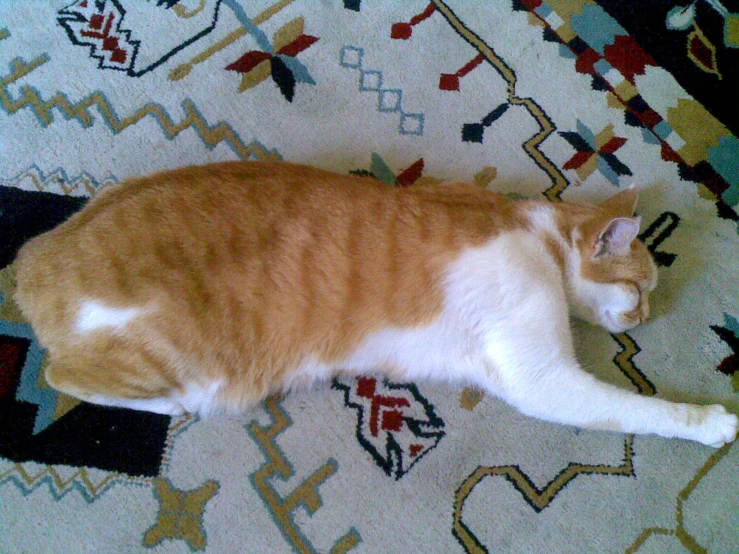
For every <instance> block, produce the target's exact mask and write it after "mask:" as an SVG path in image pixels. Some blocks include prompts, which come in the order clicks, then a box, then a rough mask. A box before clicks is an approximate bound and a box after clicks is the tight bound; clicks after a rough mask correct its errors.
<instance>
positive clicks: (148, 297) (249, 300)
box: [16, 162, 516, 356]
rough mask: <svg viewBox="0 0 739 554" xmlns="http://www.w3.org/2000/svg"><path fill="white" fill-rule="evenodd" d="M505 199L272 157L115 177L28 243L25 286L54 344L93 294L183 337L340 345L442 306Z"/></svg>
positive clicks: (507, 213)
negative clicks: (448, 277)
mask: <svg viewBox="0 0 739 554" xmlns="http://www.w3.org/2000/svg"><path fill="white" fill-rule="evenodd" d="M512 206H513V204H512V203H511V202H510V201H508V200H507V199H505V198H504V197H502V196H500V195H495V194H493V193H488V192H485V191H482V190H478V189H476V188H475V187H472V186H468V185H451V186H442V187H432V188H423V187H421V188H417V189H413V188H411V189H400V188H393V187H390V186H388V185H386V184H384V183H380V182H378V181H375V180H373V179H370V178H360V177H354V176H344V175H337V174H335V173H330V172H326V171H322V170H318V169H315V168H311V167H306V166H297V165H293V164H285V163H278V162H227V163H220V164H211V165H208V166H196V167H188V168H183V169H179V170H174V171H167V172H162V173H158V174H154V175H151V176H147V177H143V178H138V179H132V180H129V181H126V182H124V183H122V184H121V185H118V186H114V187H110V188H109V189H108V190H105V191H102V192H101V193H100V194H99V195H98V196H96V197H95V198H93V199H92V200H91V201H90V202H89V204H88V205H87V206H86V207H85V208H84V209H83V210H82V211H81V212H79V213H78V214H76V215H74V216H73V217H72V218H70V220H68V221H67V222H65V223H64V224H62V225H60V226H59V227H57V228H56V229H54V230H52V231H51V232H49V233H46V234H45V235H42V236H40V237H37V238H35V239H33V240H31V241H30V242H29V243H28V244H27V245H25V246H24V248H23V249H22V251H21V253H20V255H19V258H18V264H17V283H18V288H17V294H16V297H17V299H18V302H19V304H20V306H21V309H22V310H23V312H24V313H25V314H26V316H27V317H28V318H29V320H30V321H31V323H32V324H33V325H34V328H36V330H37V332H39V335H40V337H41V339H42V342H46V343H48V342H59V343H61V342H63V341H67V340H71V339H70V338H69V337H72V338H73V339H74V340H83V339H84V335H85V333H80V330H82V331H85V330H86V329H87V328H86V327H85V325H86V323H85V322H86V321H87V320H86V319H85V317H86V316H85V313H86V312H85V309H86V306H89V305H92V306H95V307H99V306H106V307H107V308H110V310H114V311H107V312H105V314H106V315H111V314H112V316H115V317H118V315H121V314H123V316H125V314H127V313H137V314H139V313H143V314H154V315H151V316H150V322H151V325H152V326H153V325H156V326H159V327H161V328H169V327H172V328H174V327H177V328H178V329H179V330H178V331H177V333H176V334H177V336H179V337H185V336H187V337H192V336H200V337H203V340H212V341H216V340H222V339H223V337H224V336H228V337H230V338H231V339H232V340H231V344H232V345H233V344H236V343H237V342H240V343H243V344H247V345H248V344H256V343H259V342H260V341H261V342H264V343H265V344H269V345H271V346H272V347H285V348H286V345H289V344H293V345H294V344H296V343H298V342H302V343H304V344H310V343H314V344H319V343H320V344H321V345H322V346H321V348H323V350H324V351H325V352H324V353H325V354H326V355H327V356H328V355H329V353H333V354H331V356H333V355H339V352H340V351H344V350H345V349H346V348H349V347H350V345H351V344H352V343H355V342H356V340H359V337H360V336H362V335H363V334H366V332H369V331H370V330H371V329H377V328H381V327H383V326H387V325H396V326H404V325H417V324H420V323H423V322H428V321H430V320H432V319H433V318H434V317H436V316H437V315H438V313H439V311H440V310H441V306H442V301H443V291H442V290H441V280H442V278H443V273H444V268H445V267H446V264H448V262H449V261H450V260H452V259H453V258H454V256H455V255H456V254H457V253H458V252H459V251H460V250H461V249H463V248H464V247H465V246H468V245H473V246H474V245H477V244H481V243H483V242H484V241H485V240H487V239H488V238H489V237H490V236H491V235H493V234H494V233H496V232H499V231H502V230H505V228H506V227H510V226H515V225H516V223H515V217H513V216H511V213H512V211H513V208H512ZM107 308H106V309H107ZM115 310H118V311H115ZM126 310H135V312H127V311H126ZM95 313H97V312H95ZM123 316H122V317H123ZM115 317H114V319H115ZM147 317H148V316H147ZM88 319H89V318H88ZM124 319H125V317H124ZM185 322H188V323H185ZM237 325H240V326H241V327H240V328H239V329H236V326H237ZM186 327H187V328H186ZM45 336H46V337H48V338H49V340H44V338H45ZM80 337H82V338H80ZM275 337H279V341H278V342H280V344H275V342H274V340H277V339H275ZM327 337H329V339H328V340H327ZM268 339H274V340H273V341H272V342H270V340H268ZM178 340H179V339H178ZM181 342H182V343H184V338H182V340H181Z"/></svg>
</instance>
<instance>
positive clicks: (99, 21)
mask: <svg viewBox="0 0 739 554" xmlns="http://www.w3.org/2000/svg"><path fill="white" fill-rule="evenodd" d="M114 20H115V14H114V13H113V12H110V13H108V15H107V17H103V16H102V15H101V14H95V15H93V16H92V17H91V18H90V21H89V23H88V27H89V28H90V29H92V31H85V30H83V31H80V34H81V35H82V36H83V37H87V38H96V39H100V40H101V41H102V49H103V50H105V51H107V52H112V54H111V55H110V57H109V58H108V60H109V61H111V62H115V63H125V62H126V60H127V59H128V52H126V51H125V50H124V49H123V48H120V47H119V46H118V39H117V38H116V37H114V36H111V34H110V32H111V29H112V28H113V21H114ZM103 21H105V28H103V30H102V31H99V29H100V28H101V27H102V26H103Z"/></svg>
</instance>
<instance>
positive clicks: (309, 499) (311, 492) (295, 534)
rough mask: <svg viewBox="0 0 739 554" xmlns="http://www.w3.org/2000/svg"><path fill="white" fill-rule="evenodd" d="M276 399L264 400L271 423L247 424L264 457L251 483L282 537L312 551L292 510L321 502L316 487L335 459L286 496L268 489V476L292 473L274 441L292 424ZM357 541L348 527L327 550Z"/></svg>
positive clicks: (329, 472)
mask: <svg viewBox="0 0 739 554" xmlns="http://www.w3.org/2000/svg"><path fill="white" fill-rule="evenodd" d="M279 402H280V399H279V398H276V397H270V398H268V399H267V400H266V401H265V406H266V407H267V411H268V412H269V414H270V416H271V417H272V421H273V423H272V424H271V425H269V426H268V427H262V426H260V425H259V424H258V423H257V422H256V421H254V422H252V424H251V425H250V426H249V433H250V434H251V436H252V437H253V438H254V439H255V440H256V441H257V442H258V443H259V445H260V446H261V448H262V451H263V453H264V455H265V456H266V458H267V461H266V462H265V463H264V465H263V466H262V467H261V468H259V470H257V472H256V473H254V474H253V475H252V483H253V484H254V486H255V487H256V489H257V490H258V491H259V493H260V495H261V497H262V499H263V500H264V503H265V504H266V505H267V508H268V509H269V510H270V512H271V513H272V517H273V518H274V519H275V521H276V523H277V525H278V526H279V528H280V531H282V534H283V536H284V537H285V538H286V539H287V540H288V541H289V542H290V543H291V544H292V546H293V547H294V548H295V549H296V550H297V551H298V552H301V553H304V552H306V553H308V552H315V551H316V550H315V549H314V548H313V546H312V545H311V543H310V541H308V539H307V538H306V537H305V536H304V535H303V534H302V533H301V531H300V529H299V527H298V526H297V525H296V524H295V522H294V521H293V516H292V511H293V510H294V509H295V508H296V507H298V506H299V505H303V506H305V508H306V509H307V510H308V512H309V513H311V514H312V513H314V512H315V511H316V510H318V509H319V508H320V507H321V506H322V505H323V501H322V500H321V497H320V495H319V494H318V486H319V485H321V484H322V483H323V482H325V481H326V480H327V479H328V478H329V477H331V476H332V475H333V474H334V473H336V469H337V466H336V462H335V461H333V460H329V461H328V462H327V463H325V464H324V465H323V466H321V467H320V468H318V469H317V470H316V471H314V472H313V474H311V475H310V476H309V477H308V478H307V479H306V480H305V481H303V482H302V483H301V484H300V485H298V487H297V488H295V489H294V490H293V491H292V492H291V493H290V494H288V495H287V496H286V497H282V496H280V495H279V494H278V493H277V492H276V491H275V490H274V489H273V488H272V485H270V483H269V481H270V480H271V479H273V478H275V477H279V478H280V479H281V480H287V479H289V478H291V477H293V475H294V472H293V469H292V467H291V465H290V462H289V461H288V460H287V458H285V455H284V454H283V453H282V450H281V449H280V447H279V446H278V445H277V443H276V442H274V439H275V437H277V435H279V434H280V433H282V432H283V431H284V430H285V429H287V428H288V427H289V426H290V425H292V421H291V420H290V418H289V417H288V416H287V414H286V413H285V411H284V410H283V409H282V408H281V407H280V405H279ZM360 540H361V538H360V536H359V533H357V531H356V530H355V529H351V530H350V531H349V532H348V533H346V534H345V535H344V536H343V537H341V538H340V539H339V540H338V541H337V542H336V544H334V546H333V548H332V549H331V552H332V553H335V554H339V553H343V552H348V551H349V550H351V549H352V548H354V547H355V546H356V545H357V544H359V542H360Z"/></svg>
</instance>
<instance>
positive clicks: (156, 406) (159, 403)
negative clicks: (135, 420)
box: [86, 395, 185, 416]
mask: <svg viewBox="0 0 739 554" xmlns="http://www.w3.org/2000/svg"><path fill="white" fill-rule="evenodd" d="M86 400H87V402H91V403H93V404H99V405H101V406H113V407H116V408H128V409H130V410H140V411H143V412H153V413H155V414H162V415H168V416H179V415H182V414H184V413H185V409H184V408H183V407H182V404H179V403H178V402H176V401H175V400H173V399H171V398H147V399H138V398H136V399H133V398H113V397H108V396H102V395H94V396H91V397H89V398H87V399H86Z"/></svg>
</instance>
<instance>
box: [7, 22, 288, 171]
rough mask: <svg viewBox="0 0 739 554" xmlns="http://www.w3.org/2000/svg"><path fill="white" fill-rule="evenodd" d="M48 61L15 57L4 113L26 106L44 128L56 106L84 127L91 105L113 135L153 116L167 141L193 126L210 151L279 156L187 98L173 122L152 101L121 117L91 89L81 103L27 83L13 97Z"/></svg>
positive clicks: (255, 156)
mask: <svg viewBox="0 0 739 554" xmlns="http://www.w3.org/2000/svg"><path fill="white" fill-rule="evenodd" d="M3 33H5V34H3ZM8 36H9V33H8V32H7V29H4V30H2V31H0V40H2V39H3V38H7V37H8ZM49 60H50V58H49V55H48V54H41V55H40V56H38V57H37V58H35V59H34V60H32V61H31V62H30V63H26V62H25V61H23V60H21V59H20V58H16V59H15V60H13V61H12V62H11V63H10V69H11V73H10V75H8V76H7V77H5V78H3V79H2V80H0V107H2V109H3V110H5V112H6V113H8V114H9V115H14V114H16V113H17V112H18V111H20V110H21V109H23V108H29V109H31V110H32V112H33V114H34V115H35V116H36V118H37V119H38V120H39V122H40V123H41V124H42V125H43V126H44V127H47V126H49V125H51V123H52V122H53V121H54V118H53V113H52V110H53V109H54V108H56V109H58V110H59V111H60V112H61V113H62V115H63V116H64V117H65V118H66V119H73V118H74V119H77V120H78V121H79V122H80V124H81V125H82V126H83V127H85V128H86V127H90V126H91V125H92V124H93V121H94V120H93V116H92V114H91V113H90V112H89V111H88V110H89V108H91V107H93V106H94V107H97V109H98V112H99V113H100V115H101V116H102V117H103V121H104V123H105V124H106V125H107V126H108V127H109V128H110V129H111V130H112V131H113V133H115V134H118V133H120V132H121V131H123V130H124V129H126V128H127V127H129V126H131V125H135V124H136V123H138V122H139V121H141V120H142V119H143V118H144V117H146V116H152V117H154V119H155V120H156V121H157V123H159V126H160V127H161V128H162V131H164V134H165V136H166V137H167V138H168V139H169V140H172V139H173V138H174V137H176V136H177V135H179V134H180V133H181V132H182V131H184V130H185V129H187V128H189V127H192V128H193V129H194V130H195V131H196V132H197V133H198V136H199V137H200V138H201V139H202V141H203V142H204V143H205V145H206V146H207V147H208V148H209V149H211V150H212V149H213V148H215V147H216V145H218V144H219V143H221V142H225V143H226V144H228V146H229V147H230V148H231V150H233V151H234V152H235V153H236V155H238V156H239V157H240V158H241V159H264V158H275V159H281V158H282V156H281V155H280V154H279V152H278V151H277V150H275V149H272V150H268V149H267V148H266V147H265V146H264V145H262V144H261V143H260V142H259V141H256V140H255V141H253V142H252V143H251V144H248V145H246V144H244V141H243V140H241V138H240V137H239V135H238V133H236V131H234V130H233V129H232V128H231V126H230V125H228V124H227V123H225V122H220V123H217V124H216V125H210V124H209V123H208V122H207V121H206V120H205V118H204V117H203V116H202V115H201V114H200V112H199V111H198V109H197V107H196V106H195V104H194V102H193V101H192V100H190V99H189V98H188V99H185V100H184V101H183V102H182V107H183V109H184V111H185V117H184V119H182V121H180V122H179V123H175V121H174V120H173V119H172V117H170V115H169V113H167V110H166V109H165V108H164V107H163V106H161V105H159V104H156V103H153V102H151V103H149V104H146V105H145V106H143V107H142V108H141V109H139V110H137V111H136V112H134V113H133V114H132V115H130V116H128V117H126V118H123V119H121V118H120V117H119V116H118V115H117V114H116V112H115V110H114V108H113V106H112V105H111V103H110V102H109V101H108V99H107V98H106V97H105V94H103V93H102V92H100V91H97V92H94V93H93V94H91V95H90V96H88V97H86V98H84V99H83V100H81V101H80V102H77V103H73V102H70V100H69V99H68V98H67V97H66V96H65V95H64V94H63V93H61V92H58V93H57V94H55V95H54V96H52V97H51V98H50V99H49V100H43V98H42V97H41V95H40V93H39V91H37V90H36V89H35V88H33V87H31V86H29V85H24V86H22V87H20V96H19V97H18V99H13V98H12V97H11V96H10V94H9V93H8V91H7V90H6V87H7V86H8V85H9V84H12V83H15V82H16V81H18V80H19V79H21V78H23V77H25V76H26V75H28V74H29V73H31V72H32V71H34V70H35V69H37V68H38V67H40V66H42V65H43V64H45V63H46V62H48V61H49Z"/></svg>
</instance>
